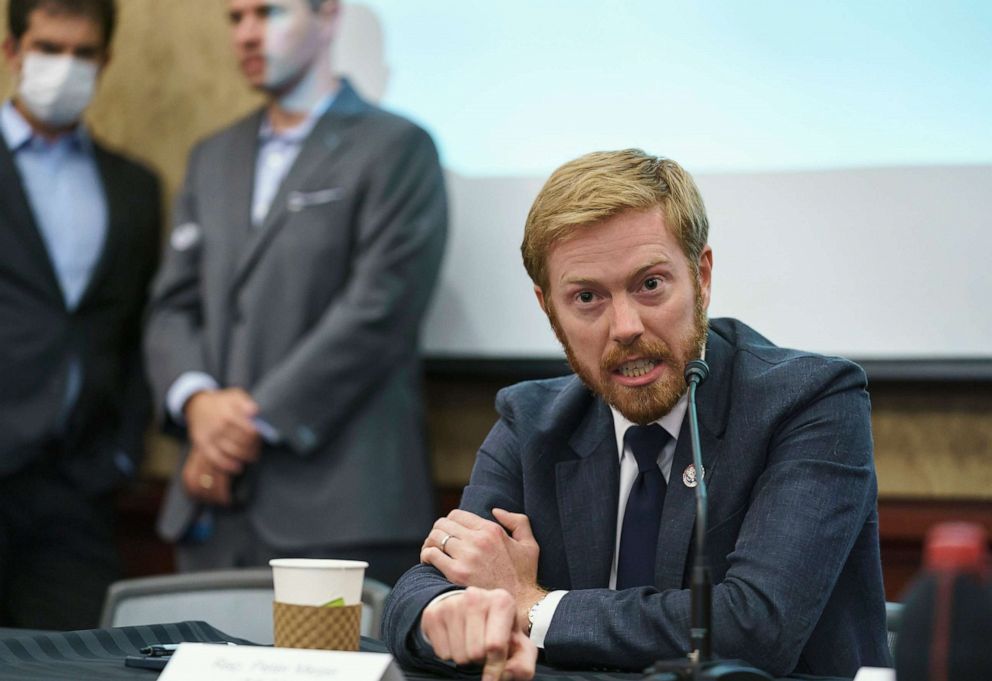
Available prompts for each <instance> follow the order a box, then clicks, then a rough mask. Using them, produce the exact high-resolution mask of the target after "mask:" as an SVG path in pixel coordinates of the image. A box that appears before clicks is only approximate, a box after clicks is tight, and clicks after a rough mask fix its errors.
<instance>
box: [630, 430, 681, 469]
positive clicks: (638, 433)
mask: <svg viewBox="0 0 992 681" xmlns="http://www.w3.org/2000/svg"><path fill="white" fill-rule="evenodd" d="M669 437H670V435H669V434H668V433H667V432H666V431H665V429H664V428H662V427H661V426H659V425H658V424H657V423H652V424H651V425H647V426H631V427H630V428H628V429H627V432H626V433H624V436H623V439H624V441H625V442H626V443H627V444H628V445H629V446H630V451H631V452H633V453H634V458H635V459H637V470H638V471H640V472H641V473H644V472H647V471H649V470H651V467H652V466H654V467H657V466H658V452H660V451H661V449H662V447H664V446H665V443H667V442H668V438H669Z"/></svg>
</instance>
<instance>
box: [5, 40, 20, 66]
mask: <svg viewBox="0 0 992 681" xmlns="http://www.w3.org/2000/svg"><path fill="white" fill-rule="evenodd" d="M3 56H4V59H6V60H7V65H8V66H10V68H11V69H13V68H14V60H15V59H16V58H17V41H16V40H14V36H12V35H8V36H7V37H6V38H4V41H3Z"/></svg>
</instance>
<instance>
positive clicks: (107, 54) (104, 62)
mask: <svg viewBox="0 0 992 681" xmlns="http://www.w3.org/2000/svg"><path fill="white" fill-rule="evenodd" d="M112 56H113V54H112V53H111V51H110V48H107V49H105V50H104V51H103V56H102V57H101V58H100V63H99V73H98V74H97V77H99V76H102V75H103V72H104V70H105V69H106V68H107V66H108V65H109V64H110V58H111V57H112Z"/></svg>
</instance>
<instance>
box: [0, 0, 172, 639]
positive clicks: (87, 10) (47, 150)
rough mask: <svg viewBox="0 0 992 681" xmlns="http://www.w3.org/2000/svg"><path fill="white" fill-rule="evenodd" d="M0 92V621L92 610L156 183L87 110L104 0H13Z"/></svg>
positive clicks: (103, 58)
mask: <svg viewBox="0 0 992 681" xmlns="http://www.w3.org/2000/svg"><path fill="white" fill-rule="evenodd" d="M8 9H9V12H8V20H9V35H8V37H7V39H6V41H5V42H4V44H3V48H4V53H5V56H6V59H7V64H8V66H9V67H10V69H11V71H12V72H13V74H14V77H15V80H16V91H15V94H14V96H13V98H12V99H11V100H10V101H8V102H5V103H4V104H3V105H2V107H0V206H2V210H0V376H2V377H3V379H2V381H0V626H19V627H30V628H39V629H79V628H87V627H92V626H95V625H96V624H97V620H98V618H99V612H100V607H101V604H102V600H103V596H104V593H105V591H106V587H107V585H108V584H109V583H110V582H111V581H113V580H114V579H116V578H118V576H119V574H118V567H117V563H118V561H117V556H116V551H115V549H114V545H113V532H112V530H113V527H112V522H111V520H112V518H111V515H112V512H113V511H112V503H111V502H112V499H111V497H110V494H111V492H112V491H113V490H114V489H115V488H116V487H117V486H118V485H119V484H120V483H121V482H123V481H124V480H126V479H128V478H130V477H131V476H132V475H133V474H134V472H135V469H136V467H137V464H138V460H139V457H140V456H141V454H142V450H143V435H144V430H145V427H146V423H147V417H148V413H149V400H148V396H147V386H146V385H145V382H144V379H143V371H142V363H141V353H140V331H141V317H142V312H143V308H144V304H145V300H146V293H147V289H148V284H149V281H150V279H151V277H152V275H153V274H154V270H155V266H156V261H157V253H158V243H159V242H158V237H159V222H160V207H159V206H160V201H159V186H158V181H157V179H156V178H155V177H154V176H153V175H152V174H151V173H150V172H148V171H147V170H146V169H144V168H142V167H140V166H138V165H137V164H135V163H133V162H131V161H129V160H126V159H124V158H123V157H121V156H119V155H117V154H114V153H112V152H110V151H108V150H106V149H105V148H103V147H102V146H101V145H100V144H98V143H97V142H96V141H94V140H93V139H92V138H91V137H90V135H89V134H88V132H87V130H86V128H85V126H84V125H83V124H82V123H81V122H80V120H81V117H82V115H83V112H84V110H85V108H86V106H87V104H88V103H89V101H90V98H91V97H92V95H93V91H94V88H95V86H96V83H97V80H98V78H99V75H100V72H101V70H102V68H103V67H104V65H105V64H106V63H107V59H108V56H109V51H108V44H109V42H110V38H111V34H112V32H113V27H114V18H115V12H114V9H115V8H114V5H113V3H112V1H111V0H10V3H9V8H8Z"/></svg>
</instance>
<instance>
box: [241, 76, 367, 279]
mask: <svg viewBox="0 0 992 681" xmlns="http://www.w3.org/2000/svg"><path fill="white" fill-rule="evenodd" d="M368 108H369V105H368V104H366V103H365V102H364V101H362V100H361V99H360V98H359V96H358V94H357V93H356V92H355V91H354V90H353V89H352V88H351V86H350V85H349V84H348V83H347V81H342V83H341V88H340V90H339V91H338V94H337V96H336V97H335V98H334V103H333V104H332V105H331V108H330V109H329V110H328V111H327V113H325V114H324V115H323V116H322V117H321V118H320V120H319V121H317V124H316V125H315V126H314V128H313V130H311V131H310V134H309V136H308V137H307V139H306V140H305V141H304V143H303V147H302V148H301V149H300V154H299V156H297V157H296V160H295V161H294V162H293V165H292V167H291V168H290V169H289V172H288V173H287V174H286V177H285V178H284V179H283V181H282V182H281V183H280V185H279V189H278V191H276V195H275V196H274V197H273V199H272V204H271V206H270V208H269V212H268V214H267V215H266V216H265V220H263V222H262V224H261V225H260V226H259V227H257V228H255V229H252V230H251V234H250V236H249V237H248V242H247V244H246V245H245V248H244V250H243V251H242V252H241V256H240V257H239V258H238V262H237V266H236V268H235V274H234V277H233V279H232V281H233V285H234V288H235V289H236V288H237V287H239V286H240V285H241V283H242V282H243V281H244V279H245V277H246V276H247V275H248V273H249V272H250V270H251V268H252V266H253V265H254V264H255V262H256V261H257V260H258V257H259V256H260V255H261V253H262V251H263V250H264V249H265V247H266V246H267V245H268V244H269V243H270V242H271V241H272V238H273V237H274V236H275V235H276V234H277V233H278V232H279V230H280V229H281V228H282V227H283V225H284V224H285V223H286V220H285V217H286V213H287V212H288V211H289V197H290V195H291V194H292V193H293V192H294V191H296V190H297V188H298V187H300V186H302V185H303V183H304V182H305V181H306V180H307V178H309V177H310V176H311V175H312V174H314V173H315V172H317V171H318V170H321V171H324V172H326V169H327V167H328V165H329V164H332V163H334V160H335V154H334V153H333V152H334V151H335V150H336V149H337V148H338V147H339V146H340V145H341V143H342V141H343V140H344V136H345V133H346V132H347V124H348V119H349V118H350V117H351V116H353V115H354V114H355V113H357V112H360V111H364V110H367V109H368ZM256 131H257V128H256ZM257 147H258V143H257V141H256V142H255V144H253V145H251V148H252V149H257ZM248 167H249V168H250V172H251V175H250V180H249V187H251V186H252V185H253V183H254V167H255V166H254V159H252V162H251V164H250V165H249V166H248ZM248 196H249V197H250V196H251V191H250V190H249V193H248ZM244 203H246V204H249V205H248V216H249V217H248V220H247V221H246V223H245V224H249V225H250V224H251V219H250V210H251V209H250V203H251V201H250V200H248V201H245V202H244Z"/></svg>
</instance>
